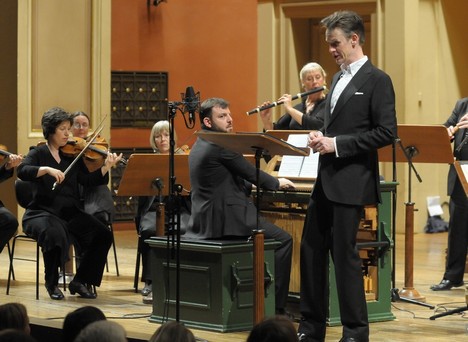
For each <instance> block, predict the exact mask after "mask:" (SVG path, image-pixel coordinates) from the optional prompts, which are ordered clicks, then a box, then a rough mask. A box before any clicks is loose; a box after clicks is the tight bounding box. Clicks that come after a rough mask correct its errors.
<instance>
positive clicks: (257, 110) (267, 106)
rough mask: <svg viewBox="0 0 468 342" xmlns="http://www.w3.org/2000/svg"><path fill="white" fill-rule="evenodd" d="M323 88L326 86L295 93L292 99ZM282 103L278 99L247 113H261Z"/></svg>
mask: <svg viewBox="0 0 468 342" xmlns="http://www.w3.org/2000/svg"><path fill="white" fill-rule="evenodd" d="M322 90H325V87H318V88H314V89H311V90H308V91H306V92H303V93H299V94H297V95H294V96H293V97H292V98H291V100H297V99H298V98H303V97H304V96H308V95H310V94H315V93H318V92H321V91H322ZM280 104H283V102H282V101H278V102H273V103H270V104H269V105H266V106H262V107H257V108H255V109H252V110H250V111H248V112H247V115H252V114H255V113H259V112H261V111H263V110H265V109H269V108H272V107H276V106H279V105H280Z"/></svg>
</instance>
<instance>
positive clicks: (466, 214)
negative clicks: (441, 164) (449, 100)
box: [431, 97, 468, 291]
mask: <svg viewBox="0 0 468 342" xmlns="http://www.w3.org/2000/svg"><path fill="white" fill-rule="evenodd" d="M444 126H445V127H447V131H448V135H449V136H450V137H451V138H452V139H453V141H454V156H455V158H456V159H457V160H468V144H466V141H463V140H464V138H465V137H466V136H467V134H468V97H465V98H464V99H461V100H458V101H457V103H456V105H455V108H454V109H453V112H452V115H450V117H449V118H448V119H447V121H446V122H445V123H444ZM447 185H448V186H447V191H448V195H449V196H450V205H449V208H450V221H449V233H448V251H447V260H446V264H445V273H444V277H443V279H442V281H441V282H440V283H439V284H435V285H432V286H431V290H432V291H445V290H450V289H451V288H452V287H459V286H463V285H464V283H463V275H464V274H465V263H466V250H467V247H468V199H467V197H466V194H465V191H464V190H463V186H462V184H461V182H460V179H459V178H458V176H457V172H456V171H455V167H454V165H453V164H452V165H450V169H449V174H448V180H447Z"/></svg>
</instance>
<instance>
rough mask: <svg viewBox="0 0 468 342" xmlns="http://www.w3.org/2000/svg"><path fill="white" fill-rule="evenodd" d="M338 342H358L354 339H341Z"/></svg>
mask: <svg viewBox="0 0 468 342" xmlns="http://www.w3.org/2000/svg"><path fill="white" fill-rule="evenodd" d="M340 342H359V340H357V339H355V338H354V337H342V338H341V340H340Z"/></svg>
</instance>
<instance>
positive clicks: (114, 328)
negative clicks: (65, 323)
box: [74, 320, 128, 342]
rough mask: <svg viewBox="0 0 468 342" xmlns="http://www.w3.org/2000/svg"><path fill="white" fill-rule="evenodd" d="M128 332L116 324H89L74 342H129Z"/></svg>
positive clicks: (106, 322)
mask: <svg viewBox="0 0 468 342" xmlns="http://www.w3.org/2000/svg"><path fill="white" fill-rule="evenodd" d="M127 341H128V340H127V332H126V331H125V329H124V328H123V327H122V326H121V325H120V324H119V323H116V322H112V321H107V320H106V321H97V322H93V323H90V324H88V325H87V326H86V327H85V328H84V329H83V330H81V332H80V333H79V335H78V336H77V337H76V339H75V340H74V342H127Z"/></svg>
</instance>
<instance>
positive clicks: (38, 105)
mask: <svg viewBox="0 0 468 342" xmlns="http://www.w3.org/2000/svg"><path fill="white" fill-rule="evenodd" d="M32 27H33V31H32V55H33V60H32V76H33V77H32V114H33V121H32V128H33V130H38V129H39V128H40V118H41V116H42V113H43V112H44V111H45V110H47V109H48V108H50V107H54V106H59V107H63V108H64V109H66V110H70V111H75V110H83V111H85V112H88V113H89V112H90V109H91V105H90V93H91V58H90V56H91V0H69V1H62V0H47V1H34V2H33V7H32Z"/></svg>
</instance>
